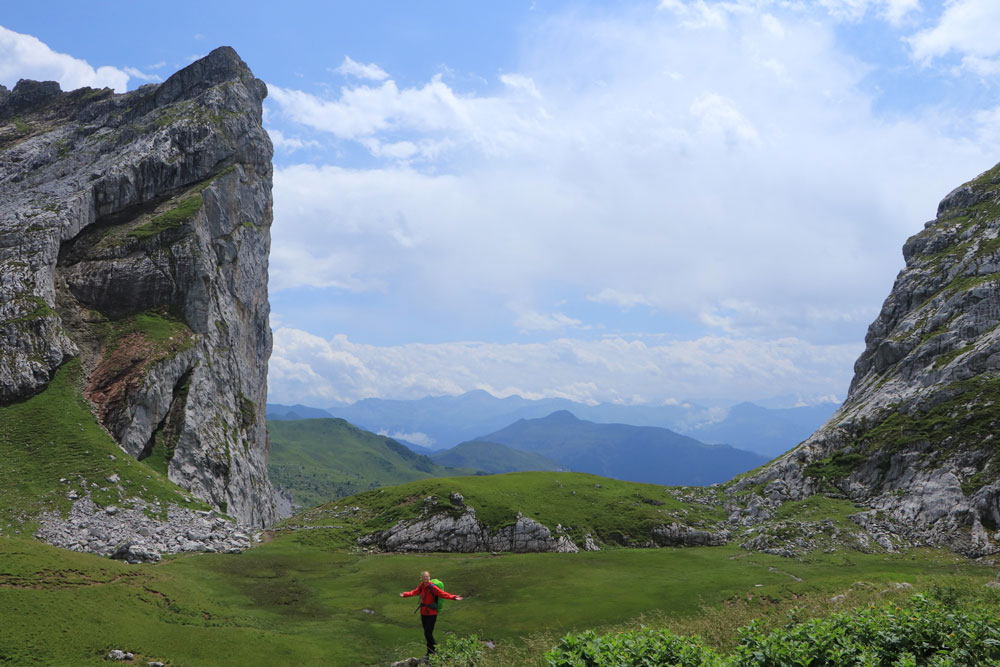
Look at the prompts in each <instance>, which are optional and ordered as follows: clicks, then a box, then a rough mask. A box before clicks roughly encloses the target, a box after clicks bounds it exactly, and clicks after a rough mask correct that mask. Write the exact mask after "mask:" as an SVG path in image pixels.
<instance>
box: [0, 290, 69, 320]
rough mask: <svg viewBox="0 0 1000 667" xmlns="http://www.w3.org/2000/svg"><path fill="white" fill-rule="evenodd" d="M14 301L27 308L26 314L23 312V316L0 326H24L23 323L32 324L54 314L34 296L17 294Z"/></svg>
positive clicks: (42, 300)
mask: <svg viewBox="0 0 1000 667" xmlns="http://www.w3.org/2000/svg"><path fill="white" fill-rule="evenodd" d="M14 301H21V302H23V303H24V304H25V305H26V306H28V308H29V310H28V312H25V313H24V314H23V315H19V316H18V317H15V318H12V319H9V320H6V321H3V322H0V325H3V326H10V325H13V324H24V323H25V322H32V321H34V320H37V319H41V318H43V317H49V316H50V315H52V314H53V313H54V312H55V311H53V310H52V307H51V306H49V304H48V303H46V302H45V299H43V298H42V297H40V296H36V295H34V294H19V295H18V296H16V297H14Z"/></svg>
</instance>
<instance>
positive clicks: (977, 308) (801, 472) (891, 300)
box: [733, 165, 1000, 556]
mask: <svg viewBox="0 0 1000 667" xmlns="http://www.w3.org/2000/svg"><path fill="white" fill-rule="evenodd" d="M903 257H904V259H905V262H906V266H905V268H904V269H903V270H902V271H901V272H900V273H899V275H898V277H897V278H896V282H895V284H894V285H893V288H892V291H891V292H890V293H889V296H888V297H887V298H886V300H885V303H884V304H883V306H882V310H881V312H880V313H879V315H878V317H877V318H876V319H875V321H874V322H873V323H872V324H871V326H870V327H869V329H868V334H867V336H866V337H865V351H864V352H863V353H862V354H861V356H860V357H859V359H858V360H857V362H856V363H855V366H854V371H855V373H854V379H853V381H852V382H851V386H850V390H849V392H848V396H847V400H846V401H845V403H844V405H843V406H842V407H841V409H840V410H839V411H838V412H837V413H836V414H835V415H834V416H833V417H832V418H831V419H830V421H829V422H827V424H825V425H824V426H823V427H822V428H821V429H820V430H819V431H817V432H816V433H815V434H814V435H813V436H812V437H810V438H809V439H807V440H806V441H805V442H803V443H802V444H801V445H800V446H799V447H797V448H796V449H794V450H792V451H791V452H789V453H788V454H786V455H784V456H782V457H780V458H779V459H777V460H775V461H774V462H772V463H771V464H769V465H768V466H766V467H765V468H764V469H763V470H762V471H761V472H760V473H758V474H756V475H754V476H752V477H748V478H745V479H743V480H741V481H740V482H739V483H737V484H736V485H735V486H734V487H733V490H734V491H736V492H739V491H741V490H745V489H750V488H752V487H755V486H757V485H762V484H763V485H767V484H771V485H776V486H774V488H780V489H781V493H780V494H779V495H780V496H781V498H780V499H781V500H789V499H793V500H794V499H801V498H805V497H807V496H810V495H813V494H816V493H819V492H829V491H835V492H839V493H843V494H844V495H846V496H847V497H848V498H850V499H852V500H854V501H855V502H857V503H858V504H861V505H863V506H866V507H868V508H870V511H869V512H867V513H866V512H862V513H859V514H858V515H856V516H855V517H852V518H854V520H855V521H856V522H857V523H859V525H862V527H865V526H867V525H875V524H878V526H879V528H878V529H879V530H885V529H886V527H889V528H891V530H892V532H893V533H894V534H896V535H898V536H900V537H902V538H904V539H905V540H906V542H907V543H909V544H926V545H942V546H948V547H950V548H952V549H954V550H956V551H958V552H960V553H964V554H966V555H969V556H983V555H987V554H995V553H997V552H998V551H1000V532H998V530H997V528H998V525H1000V447H998V442H997V437H1000V436H998V434H1000V411H998V410H997V406H998V405H1000V327H998V324H1000V165H998V166H996V167H994V168H993V169H991V170H989V171H987V172H985V173H983V174H981V175H980V176H978V177H977V178H975V179H973V180H972V181H970V182H969V183H966V184H965V185H963V186H961V187H959V188H956V189H955V190H953V191H952V192H951V193H949V194H948V195H947V196H946V197H945V198H944V199H943V200H942V201H941V204H940V205H939V207H938V213H937V217H936V219H934V220H932V221H930V222H928V223H927V224H926V225H925V226H924V229H923V230H922V231H921V232H920V233H918V234H916V235H914V236H913V237H911V238H910V239H909V240H908V241H907V242H906V244H905V245H904V247H903ZM766 488H772V487H770V486H769V487H766Z"/></svg>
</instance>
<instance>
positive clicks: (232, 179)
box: [0, 47, 275, 526]
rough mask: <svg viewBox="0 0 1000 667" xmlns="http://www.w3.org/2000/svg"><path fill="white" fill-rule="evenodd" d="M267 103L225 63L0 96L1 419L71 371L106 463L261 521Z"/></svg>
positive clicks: (215, 57) (267, 515)
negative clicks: (115, 448)
mask: <svg viewBox="0 0 1000 667" xmlns="http://www.w3.org/2000/svg"><path fill="white" fill-rule="evenodd" d="M266 94H267V89H266V87H265V85H264V84H263V82H261V81H260V80H258V79H256V78H255V77H254V76H253V74H252V73H251V71H250V70H249V68H248V67H247V66H246V64H245V63H243V61H242V60H240V58H239V56H237V54H236V53H235V51H233V50H232V49H230V48H228V47H223V48H219V49H216V50H215V51H213V52H212V53H211V54H209V55H208V56H207V57H205V58H203V59H201V60H199V61H197V62H195V63H193V64H191V65H190V66H188V67H186V68H184V69H183V70H181V71H179V72H177V73H176V74H174V75H173V76H171V77H170V78H169V79H167V80H166V81H165V82H164V83H162V84H158V85H147V86H142V87H141V88H139V89H137V90H135V91H133V92H129V93H126V94H121V95H116V94H114V93H113V92H112V91H111V90H108V89H104V90H94V89H90V88H83V89H80V90H75V91H72V92H62V91H61V90H60V88H59V85H58V84H56V83H55V82H37V81H25V80H22V81H20V82H18V84H17V85H16V86H15V87H14V89H13V90H11V91H8V90H7V89H6V88H4V87H2V86H0V201H2V202H3V207H2V208H0V404H3V403H10V402H14V401H18V400H22V399H24V398H27V397H29V396H31V395H33V394H35V393H37V392H39V391H40V390H42V389H43V388H45V387H46V385H47V384H48V382H49V381H50V379H51V378H52V377H53V374H54V373H55V371H56V369H58V368H59V367H60V366H61V365H62V364H63V363H65V362H66V361H67V360H69V359H71V358H74V357H77V356H79V357H80V358H81V359H82V361H83V367H84V369H85V373H86V382H85V386H84V387H82V391H83V394H84V395H85V396H86V398H87V399H89V401H90V402H91V403H92V405H93V407H94V410H95V412H96V414H97V417H98V419H99V420H100V422H101V424H102V425H103V426H104V427H105V428H106V429H107V430H108V432H109V433H111V434H112V436H113V437H114V438H115V440H116V441H117V442H118V443H119V445H120V446H121V448H122V449H123V450H124V451H125V452H127V453H129V454H130V455H132V456H134V457H136V458H138V459H147V458H150V457H151V459H150V460H151V462H154V461H155V462H156V465H158V466H159V467H161V469H163V470H165V471H166V472H167V474H168V476H169V477H170V479H171V480H173V481H174V482H176V483H177V484H179V485H180V486H182V487H184V488H186V489H188V490H190V491H191V492H192V493H194V494H195V495H197V496H199V497H200V498H202V499H204V500H206V501H208V502H210V503H211V504H213V505H214V506H216V507H217V508H219V509H221V510H223V511H225V512H227V513H229V514H230V515H231V516H233V517H235V518H237V519H238V520H240V521H241V522H244V523H248V524H253V525H257V526H263V525H267V524H269V523H271V522H272V521H273V520H274V518H275V509H274V501H273V492H272V489H271V485H270V483H269V481H268V478H267V472H266V462H267V457H268V441H267V434H266V430H265V425H264V404H265V397H266V373H267V361H268V358H269V356H270V351H271V337H270V329H269V325H268V314H269V306H268V301H267V259H268V251H269V246H270V233H269V229H270V224H271V172H272V170H271V155H272V148H271V142H270V140H269V139H268V136H267V134H266V133H265V132H264V130H263V128H262V126H261V103H262V100H263V99H264V97H265V96H266Z"/></svg>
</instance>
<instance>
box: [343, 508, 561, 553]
mask: <svg viewBox="0 0 1000 667" xmlns="http://www.w3.org/2000/svg"><path fill="white" fill-rule="evenodd" d="M459 497H461V496H459ZM452 500H453V502H454V498H453V499H452ZM424 508H425V509H424V511H423V512H421V515H420V516H419V517H417V518H415V519H411V520H408V521H407V520H403V521H400V522H398V523H397V524H396V525H395V526H393V527H392V528H390V529H389V530H386V531H383V532H380V533H375V534H372V535H366V536H365V537H362V538H361V539H360V540H358V544H359V545H360V546H362V547H365V548H368V549H376V550H378V551H391V552H413V551H420V552H425V551H447V552H453V553H476V552H483V551H505V552H515V553H538V552H547V551H555V552H559V553H576V552H578V551H579V550H580V549H579V548H578V547H577V546H576V545H575V544H573V541H572V540H571V539H569V537H568V536H566V535H553V534H552V531H551V530H549V529H548V528H547V527H546V526H543V525H542V524H540V523H538V522H537V521H535V520H534V519H532V518H530V517H526V516H522V515H521V514H518V516H517V519H516V520H515V522H514V523H513V524H512V525H509V526H504V527H503V528H498V529H497V530H495V531H491V530H490V529H489V527H488V526H485V525H483V524H482V523H481V522H480V521H479V519H478V518H477V517H476V510H474V509H473V508H471V507H466V506H465V505H464V504H463V505H462V509H461V511H434V510H436V508H437V506H436V499H435V498H433V497H431V498H427V499H425V502H424Z"/></svg>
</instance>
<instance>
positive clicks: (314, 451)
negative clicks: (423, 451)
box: [267, 419, 475, 507]
mask: <svg viewBox="0 0 1000 667" xmlns="http://www.w3.org/2000/svg"><path fill="white" fill-rule="evenodd" d="M267 428H268V431H269V433H270V435H271V459H270V461H269V463H268V473H269V474H270V476H271V480H272V481H273V482H274V484H275V485H276V486H280V487H282V488H284V489H286V490H287V491H290V492H291V493H292V495H293V497H294V498H295V502H296V503H297V504H298V505H300V506H302V507H314V506H316V505H319V504H321V503H325V502H329V501H331V500H335V499H337V498H343V497H344V496H349V495H352V494H355V493H358V492H360V491H367V490H369V489H374V488H378V487H381V486H388V485H391V484H400V483H402V482H408V481H411V480H417V479H427V478H430V477H441V476H445V475H449V476H450V475H462V474H473V473H474V472H475V471H473V470H464V469H456V468H449V467H446V466H441V465H438V464H436V463H434V461H432V460H431V459H429V458H428V457H426V456H421V455H419V454H415V453H413V452H412V451H411V450H409V449H408V448H406V447H404V446H403V445H401V444H399V443H398V442H396V441H395V440H393V439H392V438H387V437H385V436H381V435H376V434H374V433H371V432H369V431H363V430H361V429H359V428H357V427H355V426H352V425H351V424H349V423H347V422H346V421H344V420H343V419H304V420H301V421H273V420H272V421H270V422H268V424H267Z"/></svg>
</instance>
